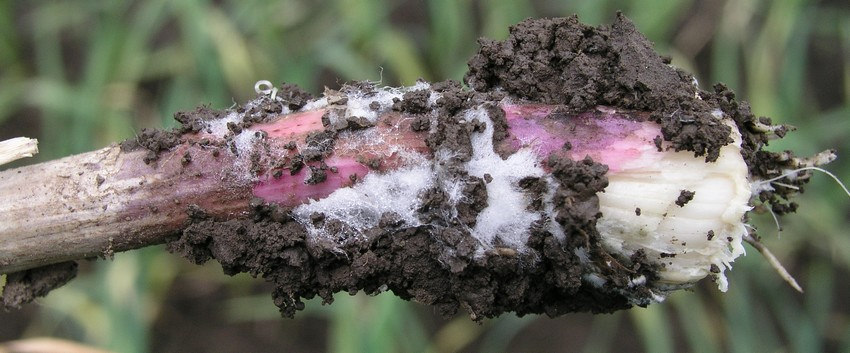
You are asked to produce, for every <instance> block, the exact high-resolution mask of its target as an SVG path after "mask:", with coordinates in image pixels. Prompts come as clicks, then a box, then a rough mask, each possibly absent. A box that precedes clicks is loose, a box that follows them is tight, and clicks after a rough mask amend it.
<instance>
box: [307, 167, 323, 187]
mask: <svg viewBox="0 0 850 353" xmlns="http://www.w3.org/2000/svg"><path fill="white" fill-rule="evenodd" d="M327 178H328V174H327V173H326V172H325V171H324V170H323V169H322V168H319V167H314V166H310V176H309V177H308V178H307V180H304V183H306V184H309V185H315V184H318V183H321V182H323V181H325V179H327Z"/></svg>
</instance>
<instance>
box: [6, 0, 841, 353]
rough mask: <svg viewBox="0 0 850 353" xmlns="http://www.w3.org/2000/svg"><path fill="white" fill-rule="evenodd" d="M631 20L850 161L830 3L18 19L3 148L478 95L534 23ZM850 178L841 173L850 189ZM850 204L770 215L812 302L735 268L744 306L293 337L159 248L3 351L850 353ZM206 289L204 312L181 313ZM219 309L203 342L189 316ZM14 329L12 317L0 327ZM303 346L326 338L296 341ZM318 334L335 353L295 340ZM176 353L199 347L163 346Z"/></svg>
mask: <svg viewBox="0 0 850 353" xmlns="http://www.w3.org/2000/svg"><path fill="white" fill-rule="evenodd" d="M617 9H621V10H623V11H624V12H625V13H626V15H627V16H629V17H631V18H632V19H633V20H634V21H635V22H636V24H637V26H638V28H639V29H640V30H641V31H643V32H644V33H645V34H646V35H647V36H648V37H649V38H650V39H651V40H652V41H653V42H655V43H656V48H657V49H658V50H659V51H661V52H662V53H666V54H669V55H671V56H672V57H673V59H674V60H673V62H674V64H675V65H678V66H679V67H682V68H684V69H687V70H689V71H692V72H694V73H695V74H696V76H697V77H698V79H699V80H700V82H702V83H703V87H706V88H707V87H710V84H712V83H714V82H719V81H722V82H725V83H726V84H728V85H729V86H730V87H732V88H733V89H735V90H736V91H737V92H738V95H739V97H742V98H744V99H747V100H749V101H750V102H751V103H752V106H753V110H754V111H755V112H756V113H757V114H760V115H767V116H771V117H773V118H774V119H775V120H777V121H780V122H784V123H788V124H792V125H795V126H797V127H798V128H799V130H798V131H797V132H795V133H793V134H792V135H791V136H790V137H789V138H787V139H785V140H782V141H777V142H776V143H774V146H773V148H774V149H777V150H778V149H793V150H795V151H798V152H799V153H801V154H812V153H815V152H817V151H820V150H823V149H826V148H837V149H838V150H839V153H840V154H845V155H846V154H848V153H850V143H848V142H846V141H850V4H848V3H846V2H841V1H817V0H783V1H769V0H735V1H732V0H730V1H720V0H704V1H698V0H683V1H665V0H649V1H639V2H638V1H635V2H632V1H625V0H588V1H548V2H547V1H526V0H491V1H471V0H460V1H451V0H434V1H430V2H426V3H420V2H410V1H408V2H395V1H388V0H364V1H360V0H358V1H354V0H321V1H307V0H282V1H274V2H269V1H261V0H241V1H234V0H231V1H207V0H184V1H176V2H171V1H165V0H150V1H96V0H80V1H73V2H71V1H9V0H0V138H9V137H13V136H18V135H23V134H28V135H35V134H37V135H38V137H39V138H40V140H41V146H40V147H41V150H42V153H41V154H40V155H39V159H40V160H45V159H52V158H56V157H60V156H64V155H68V154H72V153H78V152H83V151H86V150H90V149H94V148H98V147H102V146H104V145H106V144H108V143H110V142H112V141H116V140H121V139H124V138H129V137H132V136H133V135H134V133H135V132H136V131H138V130H139V129H140V128H142V127H161V126H169V125H171V124H173V122H172V121H171V114H172V113H173V112H176V111H179V110H187V109H191V108H193V107H195V106H197V105H199V104H209V105H211V106H212V107H213V108H224V107H228V106H230V105H231V104H233V102H241V101H244V100H246V99H247V98H249V97H251V96H252V95H253V94H254V93H253V90H252V87H253V83H254V82H255V81H256V80H259V79H269V80H272V81H273V82H282V81H286V82H291V83H296V84H299V85H301V86H302V87H305V88H306V89H307V90H309V91H312V92H314V93H320V91H321V89H322V87H323V86H329V87H336V86H338V84H339V83H340V82H344V81H349V80H363V79H369V80H375V81H381V82H382V83H384V84H387V85H398V84H410V83H412V82H413V81H414V80H415V79H416V78H418V77H423V78H426V79H429V80H442V79H446V78H453V79H458V80H459V79H461V78H462V75H463V73H464V72H465V69H466V67H465V61H466V59H467V58H468V57H470V56H471V55H472V54H474V52H475V50H476V47H477V46H476V44H475V40H476V38H478V37H479V36H488V37H491V38H497V39H502V38H504V37H505V36H506V34H507V29H508V26H509V25H511V24H513V23H515V22H517V21H519V20H522V19H523V18H525V17H529V16H566V15H570V14H572V13H578V14H579V16H580V17H581V18H582V20H583V21H585V22H587V23H591V24H600V23H604V22H608V21H610V20H611V18H612V17H613V14H614V12H615V11H616V10H617ZM845 160H846V157H845V158H844V159H840V160H839V161H837V162H835V163H833V164H832V165H830V166H829V169H830V170H832V171H833V172H834V173H836V174H837V175H838V176H839V177H840V178H842V179H843V180H845V181H850V163H848V162H846V161H845ZM838 190H839V189H838V187H837V186H836V185H835V184H834V183H833V182H832V181H830V180H828V179H827V178H825V177H822V176H820V175H818V176H816V177H815V179H814V181H813V182H812V184H811V186H810V187H808V188H807V190H806V193H805V194H804V195H802V196H801V197H800V198H799V200H798V202H799V203H800V204H801V205H802V207H801V210H800V211H799V213H798V215H796V216H793V217H786V218H783V219H780V221H781V222H782V229H783V232H782V237H781V239H780V238H778V237H776V236H774V233H775V232H776V227H775V226H774V225H773V220H772V219H771V218H770V217H769V216H759V215H757V216H754V224H755V225H756V226H758V229H759V230H760V232H761V233H762V234H761V235H762V236H764V238H765V241H766V243H767V245H768V246H769V247H770V248H772V249H773V251H774V253H776V254H777V256H778V257H779V258H780V259H782V261H783V262H784V263H785V264H786V266H788V268H789V269H790V271H791V273H792V274H793V275H795V276H796V277H797V278H798V280H800V282H801V284H802V285H803V287H804V288H805V289H806V293H805V294H804V295H800V294H797V293H796V292H794V291H793V290H792V289H791V288H789V287H788V286H787V285H785V284H784V283H783V282H782V281H781V280H780V279H779V278H778V276H776V275H775V274H774V273H773V271H772V270H771V269H770V268H769V266H768V265H767V263H766V262H765V261H763V260H762V259H761V258H760V257H759V255H758V254H757V253H756V251H754V250H752V249H751V250H750V251H749V252H750V254H749V256H747V257H745V258H741V259H739V260H738V261H736V262H735V269H734V271H732V272H731V274H730V281H731V284H730V290H729V292H728V293H725V294H723V293H720V292H718V291H717V290H716V289H715V288H713V287H714V286H713V284H712V283H703V284H702V285H700V286H697V287H696V288H695V289H694V291H692V292H680V293H676V294H674V295H673V296H671V297H670V298H669V299H668V300H667V302H666V303H664V304H657V305H652V306H650V307H649V308H647V309H641V308H637V309H633V310H630V311H625V312H620V313H616V314H614V315H600V316H591V315H586V314H577V315H568V316H566V317H561V318H557V319H549V318H545V317H525V318H517V317H514V316H510V315H507V316H504V317H502V318H499V319H495V320H488V321H486V322H485V323H484V324H483V325H478V324H475V323H472V322H471V321H470V320H468V319H467V318H465V317H463V316H459V317H457V318H455V319H453V320H441V319H437V318H435V317H434V315H433V314H431V312H430V311H429V309H428V308H423V307H422V306H420V305H417V304H411V303H407V302H402V301H400V300H398V299H396V298H395V297H393V296H391V295H381V296H378V297H375V298H372V297H366V296H363V295H357V296H353V297H351V296H348V295H347V294H340V295H338V296H337V300H336V301H335V303H334V304H333V305H331V306H321V305H320V303H319V302H310V303H308V306H307V310H306V311H305V312H303V313H300V315H299V316H298V318H296V319H295V320H294V321H293V320H282V319H279V318H278V316H277V315H278V314H277V311H276V310H275V308H274V306H273V305H272V303H271V300H270V299H269V298H268V296H267V295H259V294H258V293H260V292H259V291H258V290H257V288H256V287H257V283H258V282H260V281H259V280H253V279H250V278H248V277H246V276H236V277H233V278H230V277H226V276H223V275H222V274H221V272H220V270H219V269H218V268H216V266H215V265H209V266H205V267H196V266H189V265H187V264H186V263H185V262H184V261H182V260H180V259H176V258H174V257H173V256H171V255H169V254H167V253H165V252H163V251H162V250H161V249H158V248H153V249H145V250H143V251H137V252H133V253H125V254H118V255H117V256H116V258H115V260H114V261H98V262H97V263H95V264H93V265H87V266H86V268H87V270H86V271H84V273H83V274H82V275H81V276H80V278H78V279H77V280H75V281H73V282H72V283H71V284H70V285H68V286H66V287H64V288H62V289H60V290H57V291H56V292H54V293H52V294H51V295H50V296H48V297H47V298H45V299H44V300H41V301H40V303H41V305H40V306H39V309H38V310H37V311H30V314H28V315H18V316H16V318H17V320H25V322H26V324H25V325H23V326H24V327H25V328H24V329H23V330H18V331H15V332H8V333H4V332H2V331H0V339H4V340H5V339H11V338H18V337H32V336H40V335H52V336H59V337H66V338H71V339H74V340H78V341H82V342H86V343H89V344H92V345H95V346H99V347H103V348H108V349H112V350H115V351H121V352H137V351H138V352H142V351H148V350H158V349H164V350H179V349H180V348H181V347H182V348H183V349H186V348H187V347H195V348H199V347H200V350H229V349H228V348H227V347H231V348H230V349H233V347H236V348H235V349H236V350H247V349H248V348H246V347H255V346H250V345H243V346H240V345H238V344H247V343H237V345H235V346H217V345H216V344H218V343H219V342H220V341H221V340H220V339H216V336H219V335H220V336H223V337H227V334H226V332H227V331H228V330H240V331H239V332H243V334H242V336H236V338H240V339H242V340H244V341H245V342H248V341H252V337H254V338H256V337H260V336H261V334H260V333H261V332H264V331H261V330H260V328H261V327H272V331H271V333H270V334H269V336H270V337H278V338H286V340H287V341H286V342H289V343H287V344H288V345H290V346H292V347H300V348H301V349H306V350H330V351H335V352H349V351H351V352H359V351H382V352H386V351H402V352H406V351H410V352H421V351H434V352H444V351H486V352H495V351H505V350H511V351H529V350H532V351H535V350H536V351H553V350H569V351H578V350H584V351H588V352H603V351H617V350H624V349H625V350H629V351H632V350H635V349H636V348H637V347H643V350H645V351H652V352H663V351H672V350H677V351H696V352H720V351H737V352H754V351H795V352H819V351H850V304H848V302H847V300H846V298H850V286H848V283H847V280H846V279H847V278H848V276H847V275H848V273H850V237H848V235H847V231H846V230H847V228H848V223H849V222H848V218H850V207H848V204H850V203H848V199H847V197H846V195H843V194H842V193H840V192H838ZM181 283H193V284H194V285H193V286H187V285H181ZM179 288H182V289H180V290H178V289H179ZM186 292H190V293H191V294H192V295H193V296H190V297H189V298H190V299H191V300H187V301H186V302H185V303H187V304H185V305H186V306H179V305H177V304H174V303H173V302H174V301H175V300H176V299H173V298H174V297H175V296H181V295H182V296H183V297H185V296H186V295H187V294H186ZM222 292H223V293H224V294H223V295H219V296H216V295H214V294H215V293H222ZM222 297H223V298H222ZM213 301H214V302H215V305H210V306H209V309H208V310H207V311H206V312H205V314H204V315H206V316H203V315H200V314H199V316H191V315H190V316H188V317H189V318H190V320H191V319H192V318H193V317H194V320H195V322H188V323H184V324H185V327H184V326H180V325H181V324H180V323H178V322H177V321H173V320H172V319H170V318H172V317H173V315H174V314H172V313H173V312H175V311H188V310H190V309H187V307H188V306H190V305H191V303H197V302H213ZM169 303H170V304H169ZM180 303H183V302H180ZM210 311H212V312H213V313H212V314H211V313H210ZM189 314H191V313H189ZM189 314H187V315H189ZM10 315H14V313H0V322H3V321H4V320H3V317H4V316H6V317H9V316H10ZM209 317H215V318H218V320H220V321H221V322H220V324H219V325H218V326H216V327H217V330H216V331H215V333H213V332H199V333H198V334H199V335H200V336H199V337H191V335H188V334H186V337H180V336H179V335H181V334H182V333H183V332H189V331H191V330H190V328H191V327H190V326H193V325H198V326H202V325H201V324H202V323H203V322H202V321H203V320H208V318H209ZM167 318H169V319H167ZM317 320H318V324H317V323H316V322H317ZM22 322H23V321H22ZM7 323H8V321H7ZM246 324H249V325H251V326H248V327H250V329H246V326H245V325H246ZM0 327H6V326H3V325H0ZM305 327H310V328H313V327H318V329H316V330H312V331H310V332H309V333H307V334H302V333H297V334H296V333H292V332H303V330H304V329H303V328H305ZM299 329H301V330H302V331H298V330H299ZM252 334H253V335H256V336H245V335H252ZM169 335H170V336H169ZM311 335H312V336H315V335H319V336H320V337H318V342H319V343H316V344H314V345H312V346H310V345H300V346H299V345H293V343H292V342H293V341H294V342H296V343H297V341H299V340H300V341H305V342H306V341H307V340H308V339H311V338H310V337H312V336H311ZM175 336H176V337H180V338H179V340H182V341H180V342H184V343H185V342H189V341H201V343H197V344H199V345H197V346H180V345H177V346H169V345H166V344H165V343H163V342H172V341H174V339H173V338H172V339H168V337H175ZM203 342H207V345H203ZM270 342H279V341H270ZM311 342H312V341H311ZM304 344H307V343H304ZM169 347H170V348H169ZM240 347H241V349H240ZM269 348H271V347H266V349H269ZM278 348H280V347H279V346H278Z"/></svg>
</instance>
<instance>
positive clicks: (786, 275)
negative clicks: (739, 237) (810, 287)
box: [743, 234, 803, 293]
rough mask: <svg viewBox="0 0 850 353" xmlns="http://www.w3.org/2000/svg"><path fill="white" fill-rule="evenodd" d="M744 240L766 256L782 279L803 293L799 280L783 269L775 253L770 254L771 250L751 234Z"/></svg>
mask: <svg viewBox="0 0 850 353" xmlns="http://www.w3.org/2000/svg"><path fill="white" fill-rule="evenodd" d="M743 239H744V241H745V242H747V243H748V244H750V245H752V246H753V247H754V248H756V250H758V251H759V252H760V253H761V254H762V255H763V256H764V258H765V259H767V262H768V263H770V266H771V267H773V269H774V270H776V273H778V274H779V277H782V279H784V280H785V282H787V283H788V284H789V285H791V287H793V288H794V289H796V290H797V291H798V292H800V293H803V287H800V285H799V284H798V283H797V280H795V279H794V277H792V276H791V274H790V273H788V270H786V269H785V267H783V266H782V264H781V263H779V259H777V258H776V256H774V255H773V253H772V252H770V250H768V249H767V247H765V246H764V244H762V243H761V242H760V241H758V240H757V239H756V238H753V237H752V236H751V235H749V234H746V235H744V238H743Z"/></svg>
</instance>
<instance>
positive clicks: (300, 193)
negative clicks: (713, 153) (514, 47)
mask: <svg viewBox="0 0 850 353" xmlns="http://www.w3.org/2000/svg"><path fill="white" fill-rule="evenodd" d="M501 107H502V109H503V110H504V111H505V113H506V118H507V121H508V127H509V128H508V133H509V136H508V138H507V139H505V140H504V141H503V142H502V144H501V146H498V147H499V148H502V149H503V150H505V149H507V150H509V151H517V150H519V149H522V148H530V149H532V150H533V151H534V152H535V153H536V154H537V155H538V157H539V160H540V165H543V166H545V163H544V161H545V160H546V159H547V158H548V157H549V156H550V155H552V154H566V156H567V157H569V158H571V159H573V160H581V159H583V158H585V156H589V157H591V158H592V159H593V160H594V161H596V162H598V163H602V164H605V165H607V166H608V167H609V173H608V175H607V177H608V179H609V186H608V187H607V188H606V189H605V191H604V192H602V193H600V194H599V195H598V196H599V200H600V211H601V212H602V217H601V218H600V219H599V221H598V223H597V229H598V230H599V232H600V235H601V236H602V240H603V243H604V244H605V246H606V248H607V249H608V250H609V251H611V252H616V253H621V254H623V255H625V256H630V255H632V254H633V253H634V252H635V251H637V250H644V251H645V252H646V254H647V256H648V258H649V259H650V260H653V261H657V262H659V263H663V264H664V268H663V269H662V270H661V271H660V272H659V275H660V283H661V284H668V285H670V287H671V288H675V287H676V286H680V285H687V284H690V283H693V282H696V281H698V280H699V279H702V278H704V277H706V276H707V275H708V274H710V270H711V267H712V265H716V266H717V268H718V269H720V270H721V273H719V275H718V280H719V287H720V289H721V290H724V291H725V290H726V287H727V284H726V279H725V277H724V276H723V273H722V271H723V270H725V269H727V268H729V267H730V265H729V263H730V262H732V261H733V260H734V259H735V258H737V257H738V256H740V255H741V254H743V252H744V251H743V247H742V245H741V238H742V236H743V235H744V234H746V229H745V227H744V223H743V222H742V217H743V215H744V214H745V213H746V212H747V211H748V210H749V206H748V200H749V198H750V188H749V182H748V180H747V175H748V174H747V166H746V164H745V162H744V160H743V158H742V156H741V154H740V143H741V139H740V134H738V132H737V129H736V128H735V127H734V125H733V124H730V126H731V127H732V130H733V138H734V140H735V141H734V143H732V144H730V145H727V146H725V147H723V148H722V149H721V152H720V158H718V160H717V161H716V162H712V163H706V162H705V161H704V159H703V158H699V157H694V155H693V153H692V152H689V151H682V152H673V151H666V150H665V151H662V152H659V150H658V147H657V146H656V145H655V142H654V141H653V139H655V138H656V137H657V136H660V135H661V131H660V127H659V126H658V125H657V124H656V123H654V122H650V121H647V119H646V117H647V114H646V113H623V112H616V111H615V110H613V109H609V108H604V107H600V108H599V109H598V110H597V111H591V112H585V113H581V114H565V113H560V112H559V111H558V109H557V107H554V106H546V105H517V104H510V103H504V102H503V104H501ZM322 114H323V109H318V110H315V111H310V112H304V113H296V114H292V115H290V116H287V117H285V118H283V119H281V120H279V121H277V122H272V123H268V124H263V125H260V126H255V127H253V128H252V129H255V130H263V131H266V132H267V133H268V134H269V136H270V137H274V138H279V139H282V140H281V141H282V142H286V141H285V139H286V138H290V139H293V140H294V141H296V142H297V143H298V145H299V148H301V147H303V143H304V138H303V137H304V136H305V135H306V133H308V132H310V131H317V130H319V131H320V130H321V129H322V124H321V116H322ZM382 119H383V118H382ZM718 119H720V117H718ZM401 121H404V119H399V118H398V117H396V119H395V120H392V121H390V122H388V123H386V124H381V123H379V124H377V126H376V127H374V128H370V129H366V130H363V131H351V132H343V133H342V134H341V139H340V140H338V141H337V145H336V147H335V149H334V153H333V154H332V155H331V156H330V157H328V158H326V159H325V160H324V161H325V163H326V164H327V166H329V167H330V166H333V167H336V169H337V173H330V172H328V179H327V181H325V182H322V183H318V184H315V185H307V184H304V180H305V178H307V177H308V175H307V173H309V170H308V168H307V167H305V168H304V169H302V170H301V171H299V172H298V173H296V174H295V175H289V174H288V173H284V175H283V176H282V177H280V178H279V179H274V178H271V177H270V176H268V175H266V176H264V177H261V180H260V181H259V182H258V183H257V184H256V186H255V188H254V194H255V196H258V197H261V198H263V199H265V200H267V201H269V202H275V203H279V204H283V205H286V206H290V207H294V206H298V205H300V204H304V203H307V202H309V200H310V199H313V200H318V199H322V198H324V197H327V196H328V195H330V194H332V193H333V192H334V191H335V190H336V189H338V188H341V187H346V186H349V185H351V181H349V179H348V176H349V175H351V174H356V175H357V178H359V179H362V178H364V177H365V176H366V175H367V174H369V173H371V172H374V171H373V170H371V169H369V168H368V167H366V166H365V165H364V164H362V163H360V162H358V159H356V158H355V157H356V156H362V155H364V154H365V155H369V156H375V157H379V158H382V159H385V160H386V162H385V163H382V165H381V168H379V170H378V172H379V173H386V172H389V171H392V170H396V169H398V168H402V167H410V166H414V165H421V163H433V158H432V156H430V153H431V152H430V151H428V149H427V147H425V145H424V142H423V141H424V140H425V137H426V136H427V134H426V133H413V132H411V130H410V127H409V125H407V126H403V127H401V126H393V124H396V125H398V123H399V122H401ZM408 124H409V122H408ZM378 129H382V130H381V131H377V132H375V131H372V132H370V130H378ZM365 134H372V135H370V137H369V138H365V137H363V136H364V135H365ZM381 134H384V135H386V136H383V137H382V140H381V141H379V142H378V143H376V142H375V141H374V138H376V137H378V136H381ZM565 143H569V145H570V148H569V149H564V145H565ZM666 147H667V144H666V143H664V144H663V145H662V148H663V149H666ZM411 156H413V157H411ZM422 157H426V158H422ZM429 158H431V159H430V160H429ZM308 164H309V163H308ZM313 165H315V163H313ZM682 190H689V191H694V192H696V194H695V196H694V198H693V200H691V201H690V202H688V203H687V204H685V205H684V207H680V206H678V205H676V204H675V201H676V199H677V198H678V196H679V194H680V192H681V191H682ZM637 208H640V210H641V212H640V215H637V214H636V212H635V211H636V209H637ZM709 231H713V232H714V236H713V237H712V239H711V240H709V239H708V236H707V234H708V232H709ZM662 254H663V255H664V257H662Z"/></svg>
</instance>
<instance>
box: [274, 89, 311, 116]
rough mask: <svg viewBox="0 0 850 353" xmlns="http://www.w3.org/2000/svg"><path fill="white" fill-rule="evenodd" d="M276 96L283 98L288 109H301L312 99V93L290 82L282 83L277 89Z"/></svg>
mask: <svg viewBox="0 0 850 353" xmlns="http://www.w3.org/2000/svg"><path fill="white" fill-rule="evenodd" d="M277 96H278V97H280V98H281V99H282V100H283V103H284V104H286V106H287V107H288V108H289V110H293V111H294V110H298V109H301V107H303V106H304V105H305V104H307V103H308V102H310V101H311V100H313V95H312V94H310V93H309V92H307V91H304V90H303V89H301V87H298V86H297V85H293V84H291V83H283V84H281V86H280V89H279V90H278V91H277Z"/></svg>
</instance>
